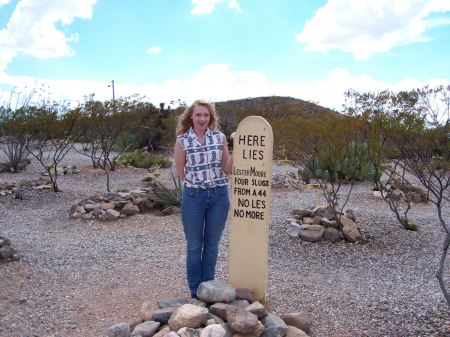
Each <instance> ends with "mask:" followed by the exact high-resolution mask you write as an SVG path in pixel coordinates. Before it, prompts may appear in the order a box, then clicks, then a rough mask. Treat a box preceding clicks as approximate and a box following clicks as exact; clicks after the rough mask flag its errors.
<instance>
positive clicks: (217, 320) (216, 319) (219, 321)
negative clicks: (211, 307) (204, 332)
mask: <svg viewBox="0 0 450 337" xmlns="http://www.w3.org/2000/svg"><path fill="white" fill-rule="evenodd" d="M209 320H213V321H214V324H223V323H225V322H224V320H223V319H222V318H220V317H218V316H216V315H214V314H212V313H211V312H209V313H208V321H209Z"/></svg>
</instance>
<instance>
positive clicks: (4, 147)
mask: <svg viewBox="0 0 450 337" xmlns="http://www.w3.org/2000/svg"><path fill="white" fill-rule="evenodd" d="M31 97H32V95H31V94H30V95H22V94H19V93H15V92H14V91H12V92H11V95H10V99H9V102H8V103H7V104H5V105H4V106H1V107H0V152H2V153H3V154H4V155H5V157H6V163H5V164H6V166H7V167H8V168H10V170H11V171H12V172H15V173H17V172H19V171H20V169H23V167H24V165H26V162H27V159H28V155H29V153H28V151H27V149H26V147H25V143H26V135H27V130H26V128H25V127H24V125H25V123H24V122H25V117H26V116H24V111H25V110H26V107H27V106H28V105H29V103H30V100H31Z"/></svg>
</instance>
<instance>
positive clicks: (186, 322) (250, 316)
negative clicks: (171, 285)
mask: <svg viewBox="0 0 450 337" xmlns="http://www.w3.org/2000/svg"><path fill="white" fill-rule="evenodd" d="M158 307H159V309H156V310H153V309H152V303H149V302H144V303H143V304H142V307H141V310H140V316H141V318H140V319H139V320H137V321H135V322H133V323H131V324H127V323H118V324H115V325H112V326H111V327H109V329H108V331H107V335H108V337H130V336H135V337H138V336H140V337H233V336H235V337H238V336H239V337H244V336H249V337H250V336H253V337H308V334H309V333H310V330H311V325H312V321H311V319H310V318H309V317H308V316H307V315H305V314H302V313H299V312H295V313H288V314H284V315H281V316H277V315H275V314H272V313H269V312H267V309H266V308H265V307H264V306H263V305H262V304H261V303H259V302H258V301H254V300H253V295H252V292H251V290H250V289H243V288H241V289H235V288H233V287H231V286H230V285H229V284H227V283H225V282H223V281H218V280H213V281H208V282H204V283H201V284H200V287H199V289H198V292H197V298H193V299H190V300H186V299H183V298H170V299H163V300H160V301H158Z"/></svg>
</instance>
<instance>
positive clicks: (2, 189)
mask: <svg viewBox="0 0 450 337" xmlns="http://www.w3.org/2000/svg"><path fill="white" fill-rule="evenodd" d="M52 188H53V187H52V184H51V182H50V181H48V180H46V179H38V180H22V181H11V182H5V183H0V196H2V197H4V196H7V195H10V194H20V193H22V192H24V191H30V190H50V189H52Z"/></svg>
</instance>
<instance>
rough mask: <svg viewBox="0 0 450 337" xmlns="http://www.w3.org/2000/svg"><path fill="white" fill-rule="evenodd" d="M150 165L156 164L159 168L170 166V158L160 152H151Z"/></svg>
mask: <svg viewBox="0 0 450 337" xmlns="http://www.w3.org/2000/svg"><path fill="white" fill-rule="evenodd" d="M150 158H151V161H152V165H151V166H157V167H160V168H169V167H172V162H171V161H170V159H168V158H166V157H165V156H164V155H162V154H152V155H151V156H150Z"/></svg>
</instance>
